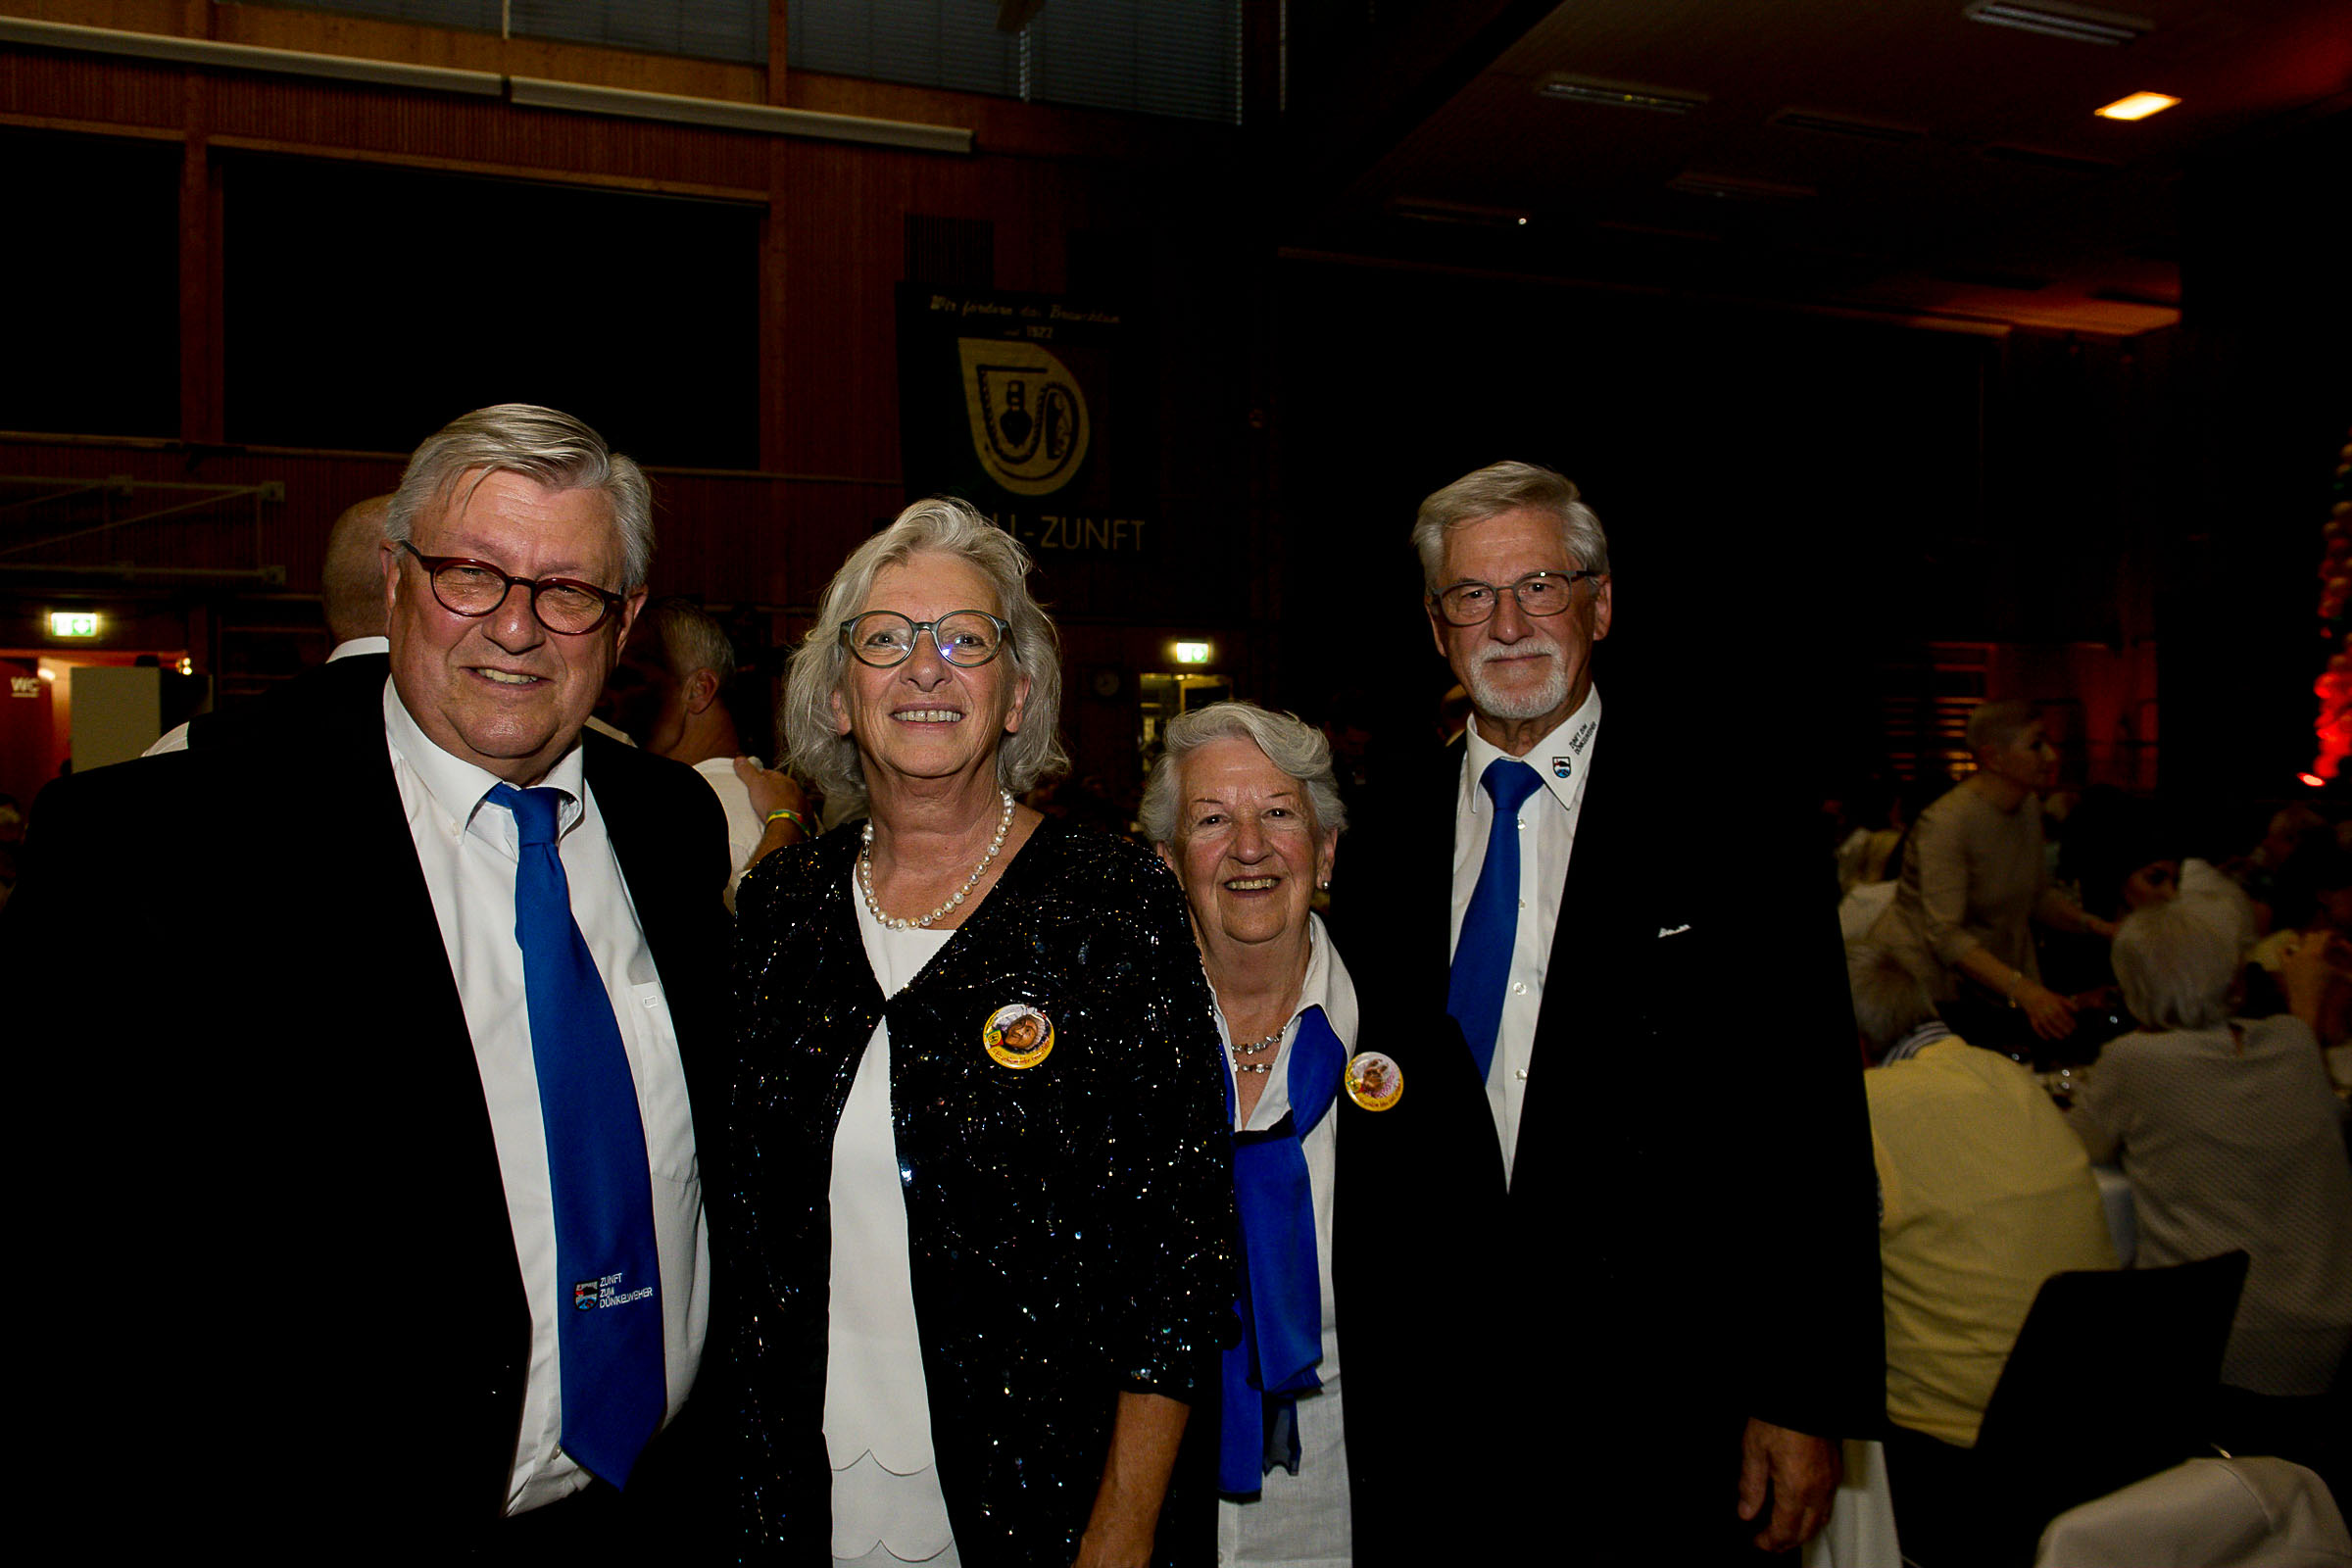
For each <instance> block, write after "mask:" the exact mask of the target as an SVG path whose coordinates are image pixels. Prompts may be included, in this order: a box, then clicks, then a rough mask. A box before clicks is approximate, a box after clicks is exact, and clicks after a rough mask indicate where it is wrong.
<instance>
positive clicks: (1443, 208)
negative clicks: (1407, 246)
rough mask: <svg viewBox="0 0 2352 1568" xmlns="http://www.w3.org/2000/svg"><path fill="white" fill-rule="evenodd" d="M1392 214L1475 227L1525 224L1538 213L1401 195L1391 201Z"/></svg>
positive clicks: (1398, 216) (1502, 226)
mask: <svg viewBox="0 0 2352 1568" xmlns="http://www.w3.org/2000/svg"><path fill="white" fill-rule="evenodd" d="M1389 216H1390V217H1392V218H1405V219H1411V220H1412V221H1415V222H1420V223H1462V224H1467V225H1468V226H1470V227H1472V228H1525V227H1526V226H1527V224H1528V221H1529V220H1530V219H1531V218H1533V217H1534V216H1535V215H1534V214H1532V213H1529V212H1526V211H1524V210H1522V209H1520V208H1517V207H1474V206H1472V205H1470V204H1469V203H1468V202H1444V201H1438V200H1436V199H1435V198H1433V197H1424V196H1399V197H1397V199H1396V200H1394V201H1392V202H1390V203H1389Z"/></svg>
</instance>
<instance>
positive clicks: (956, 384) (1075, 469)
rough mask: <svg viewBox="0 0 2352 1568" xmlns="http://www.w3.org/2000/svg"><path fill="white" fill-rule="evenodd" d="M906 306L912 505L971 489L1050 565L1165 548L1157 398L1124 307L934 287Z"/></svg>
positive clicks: (906, 295)
mask: <svg viewBox="0 0 2352 1568" xmlns="http://www.w3.org/2000/svg"><path fill="white" fill-rule="evenodd" d="M898 303H899V442H900V448H901V451H902V453H903V454H904V458H905V464H906V473H907V499H908V500H909V501H913V500H919V499H921V498H922V497H924V496H935V495H953V496H959V497H961V498H962V499H963V500H966V501H969V502H970V503H971V504H972V505H973V506H975V507H977V508H979V509H980V510H981V511H982V512H985V513H987V514H988V515H990V516H992V517H994V518H995V519H996V521H997V525H998V526H999V527H1001V528H1003V529H1005V531H1006V532H1008V533H1010V534H1011V535H1012V536H1013V537H1014V538H1016V539H1018V540H1020V541H1021V543H1023V544H1025V545H1027V546H1028V547H1029V550H1030V552H1031V553H1032V554H1033V555H1035V556H1036V557H1037V558H1038V559H1039V561H1040V563H1041V564H1044V563H1048V562H1050V561H1051V560H1052V559H1053V558H1054V556H1055V555H1057V554H1060V553H1063V552H1078V553H1083V554H1090V555H1118V556H1129V555H1140V554H1142V553H1144V552H1145V551H1147V550H1149V549H1151V548H1152V544H1153V542H1154V539H1153V534H1154V530H1153V526H1152V519H1153V518H1154V516H1155V515H1157V507H1156V505H1155V500H1156V497H1155V489H1156V482H1157V478H1158V468H1157V463H1158V449H1157V443H1156V442H1155V441H1154V440H1153V439H1152V415H1153V412H1154V404H1153V392H1152V381H1151V378H1150V375H1149V372H1148V370H1147V369H1146V368H1144V367H1143V366H1141V365H1140V364H1139V363H1138V361H1139V359H1140V358H1141V357H1142V353H1143V351H1144V349H1145V346H1146V345H1145V341H1144V338H1143V335H1142V333H1141V332H1140V331H1138V329H1137V328H1136V327H1135V326H1134V325H1133V324H1132V323H1131V322H1130V321H1128V320H1127V319H1124V317H1123V316H1122V314H1121V313H1119V312H1117V311H1110V310H1103V309H1097V308H1094V307H1089V306H1085V305H1080V304H1076V303H1074V302H1072V301H1069V300H1062V299H1053V298H1049V297H1046V296H1042V295H1034V294H997V293H975V292H971V291H968V290H956V289H942V288H933V287H930V286H928V285H926V284H921V283H901V284H900V285H899V295H898Z"/></svg>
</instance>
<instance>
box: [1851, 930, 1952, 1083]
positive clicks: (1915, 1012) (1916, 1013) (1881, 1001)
mask: <svg viewBox="0 0 2352 1568" xmlns="http://www.w3.org/2000/svg"><path fill="white" fill-rule="evenodd" d="M1845 983H1846V985H1847V986H1848V987H1849V988H1850V989H1851V990H1852V991H1853V994H1854V1027H1855V1028H1857V1029H1859V1030H1860V1031H1861V1032H1862V1038H1863V1039H1864V1040H1867V1041H1869V1042H1870V1051H1871V1054H1872V1056H1873V1057H1877V1056H1882V1055H1885V1054H1887V1048H1888V1047H1889V1046H1892V1045H1893V1044H1894V1043H1895V1042H1896V1041H1898V1040H1900V1039H1902V1038H1903V1036H1905V1035H1907V1034H1909V1033H1910V1032H1911V1031H1912V1030H1914V1029H1916V1028H1918V1027H1919V1026H1920V1025H1921V1024H1923V1023H1926V1022H1928V1021H1929V1020H1930V1019H1932V1018H1934V1017H1935V1016H1936V999H1935V998H1934V997H1932V996H1930V995H1929V994H1928V988H1927V986H1926V984H1925V983H1924V982H1922V981H1921V979H1920V978H1919V976H1917V975H1915V974H1913V973H1912V972H1911V971H1910V970H1909V969H1907V968H1905V967H1904V966H1903V961H1902V960H1901V959H1900V958H1898V957H1896V956H1894V955H1893V954H1891V953H1889V952H1887V950H1886V949H1885V948H1882V947H1878V946H1876V945H1874V944H1872V943H1868V942H1848V943H1847V944H1846V945H1845Z"/></svg>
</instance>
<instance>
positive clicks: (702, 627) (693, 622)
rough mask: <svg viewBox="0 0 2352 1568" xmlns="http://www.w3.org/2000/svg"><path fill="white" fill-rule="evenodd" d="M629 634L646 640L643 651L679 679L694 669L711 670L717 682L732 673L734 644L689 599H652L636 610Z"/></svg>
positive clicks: (725, 633)
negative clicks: (635, 616) (652, 655)
mask: <svg viewBox="0 0 2352 1568" xmlns="http://www.w3.org/2000/svg"><path fill="white" fill-rule="evenodd" d="M629 636H630V638H631V639H632V640H634V639H636V638H639V637H644V638H648V639H650V640H649V641H648V642H647V644H646V648H647V651H648V652H652V653H654V654H655V655H656V657H657V659H658V660H659V661H660V662H661V664H662V668H664V669H666V670H668V671H669V672H670V673H671V674H672V675H674V676H676V677H678V678H679V679H681V680H683V679H684V678H685V677H687V676H688V675H691V674H693V673H694V672H695V671H696V670H698V669H708V670H711V671H713V672H714V673H716V674H717V676H718V678H719V679H720V680H721V681H724V680H725V679H726V678H727V677H728V676H730V675H732V674H734V673H735V645H734V643H732V642H730V641H729V640H728V638H727V629H726V628H725V627H724V626H721V625H720V624H719V623H718V617H716V616H715V615H713V614H711V612H709V611H708V610H705V609H704V608H703V607H702V606H700V605H698V604H696V603H695V602H694V601H693V600H691V599H684V598H680V597H678V596H677V595H675V594H670V595H665V596H663V597H662V598H660V599H657V600H655V601H653V602H652V603H651V604H649V605H647V606H646V607H645V608H644V609H643V610H641V611H639V612H638V613H637V624H636V625H635V626H634V627H632V628H630V631H629Z"/></svg>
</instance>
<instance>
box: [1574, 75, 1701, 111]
mask: <svg viewBox="0 0 2352 1568" xmlns="http://www.w3.org/2000/svg"><path fill="white" fill-rule="evenodd" d="M1536 92H1537V94H1538V96H1540V97H1544V98H1564V99H1566V100H1567V101H1568V102H1570V103H1572V104H1598V105H1600V106H1601V107H1603V108H1606V109H1646V110H1648V111H1649V112H1650V113H1651V114H1654V115H1687V114H1690V113H1691V111H1692V110H1694V109H1703V108H1705V107H1706V104H1707V95H1706V94H1705V93H1703V92H1684V91H1681V90H1679V89H1677V88H1673V87H1644V86H1642V84H1641V83H1639V82H1632V81H1604V80H1602V79H1601V78H1600V77H1598V76H1571V75H1568V74H1565V73H1561V72H1557V71H1554V72H1549V73H1545V74H1544V76H1543V77H1542V78H1540V79H1539V80H1538V81H1537V82H1536Z"/></svg>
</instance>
